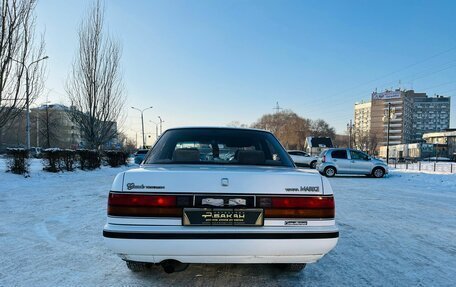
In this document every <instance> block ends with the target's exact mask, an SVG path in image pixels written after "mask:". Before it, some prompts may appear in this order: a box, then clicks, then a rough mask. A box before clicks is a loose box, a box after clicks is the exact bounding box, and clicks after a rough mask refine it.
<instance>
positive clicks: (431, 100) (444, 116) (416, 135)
mask: <svg viewBox="0 0 456 287" xmlns="http://www.w3.org/2000/svg"><path fill="white" fill-rule="evenodd" d="M412 118H413V120H412V125H413V136H412V137H413V139H412V140H413V141H414V142H420V141H422V140H423V134H425V133H429V132H439V131H443V130H445V129H448V127H449V123H450V98H449V97H442V96H436V97H415V98H414V101H413V115H412Z"/></svg>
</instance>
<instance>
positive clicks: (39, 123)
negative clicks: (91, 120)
mask: <svg viewBox="0 0 456 287" xmlns="http://www.w3.org/2000/svg"><path fill="white" fill-rule="evenodd" d="M30 118H31V125H30V137H31V140H30V142H31V145H32V146H40V147H60V148H73V149H74V148H78V147H79V144H80V142H81V132H80V130H79V128H78V126H77V125H76V124H75V123H73V122H72V121H71V120H70V117H69V116H68V107H67V106H64V105H59V104H54V105H42V106H40V107H38V108H34V109H31V112H30Z"/></svg>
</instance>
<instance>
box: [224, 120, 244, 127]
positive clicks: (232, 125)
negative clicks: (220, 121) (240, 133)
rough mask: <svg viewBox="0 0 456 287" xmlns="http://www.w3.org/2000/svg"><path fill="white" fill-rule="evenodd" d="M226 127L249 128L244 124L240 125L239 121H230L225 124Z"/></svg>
mask: <svg viewBox="0 0 456 287" xmlns="http://www.w3.org/2000/svg"><path fill="white" fill-rule="evenodd" d="M226 126H227V127H230V128H248V127H249V126H248V125H246V124H242V123H241V122H240V121H231V122H229V123H228V124H226Z"/></svg>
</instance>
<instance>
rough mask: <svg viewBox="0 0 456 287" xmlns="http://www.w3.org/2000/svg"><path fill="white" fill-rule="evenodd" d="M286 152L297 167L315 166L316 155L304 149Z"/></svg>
mask: <svg viewBox="0 0 456 287" xmlns="http://www.w3.org/2000/svg"><path fill="white" fill-rule="evenodd" d="M288 154H289V155H290V157H291V159H292V160H293V161H294V163H295V164H296V165H297V166H299V167H303V166H308V167H310V168H315V167H316V166H317V157H316V156H311V155H310V154H308V153H306V152H304V151H300V150H289V151H288Z"/></svg>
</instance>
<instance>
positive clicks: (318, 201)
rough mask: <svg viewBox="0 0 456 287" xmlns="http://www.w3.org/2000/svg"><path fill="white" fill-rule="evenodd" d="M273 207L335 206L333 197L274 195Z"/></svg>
mask: <svg viewBox="0 0 456 287" xmlns="http://www.w3.org/2000/svg"><path fill="white" fill-rule="evenodd" d="M271 201H272V202H271V203H272V206H271V207H272V208H334V198H333V197H322V196H319V197H273V198H272V199H271Z"/></svg>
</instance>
